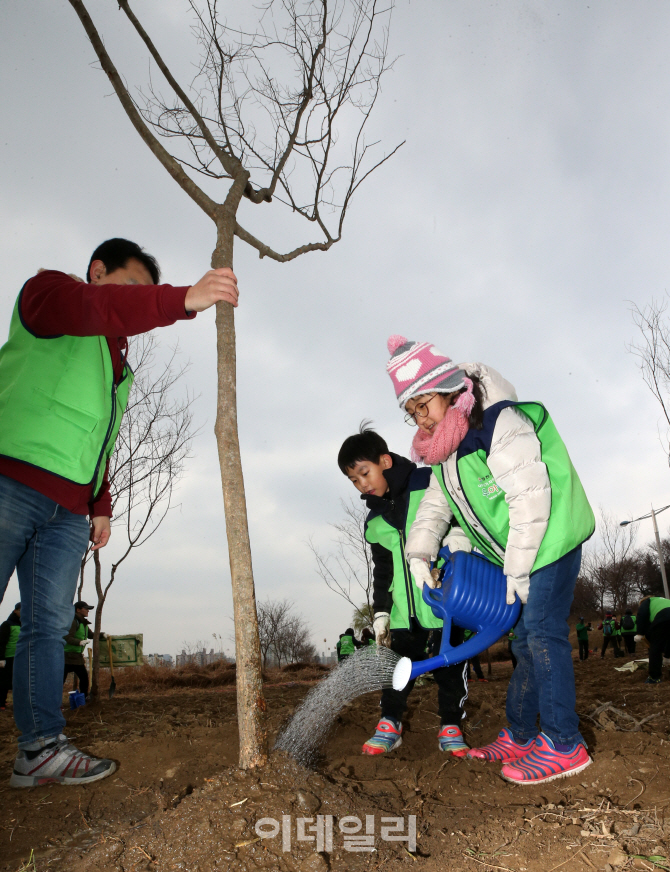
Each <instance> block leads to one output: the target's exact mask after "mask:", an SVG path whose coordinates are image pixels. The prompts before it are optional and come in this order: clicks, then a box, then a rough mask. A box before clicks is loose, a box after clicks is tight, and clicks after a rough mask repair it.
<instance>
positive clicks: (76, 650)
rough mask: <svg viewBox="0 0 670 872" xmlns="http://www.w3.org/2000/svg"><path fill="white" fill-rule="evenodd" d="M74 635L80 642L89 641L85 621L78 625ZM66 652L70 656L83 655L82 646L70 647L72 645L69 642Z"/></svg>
mask: <svg viewBox="0 0 670 872" xmlns="http://www.w3.org/2000/svg"><path fill="white" fill-rule="evenodd" d="M74 635H75V636H76V638H77V639H80V640H82V639H88V625H87V624H85V623H84V622H83V621H80V622H79V623H78V624H77V629H76V631H75V634H74ZM65 650H66V651H67V652H68V653H69V654H81V645H70V643H69V642H68V643H67V644H66V646H65Z"/></svg>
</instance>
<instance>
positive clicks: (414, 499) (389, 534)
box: [365, 469, 442, 630]
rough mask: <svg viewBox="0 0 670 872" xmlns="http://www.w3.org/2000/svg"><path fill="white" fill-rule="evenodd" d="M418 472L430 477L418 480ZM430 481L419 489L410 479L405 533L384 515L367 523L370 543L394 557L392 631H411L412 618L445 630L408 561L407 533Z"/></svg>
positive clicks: (422, 471) (424, 471)
mask: <svg viewBox="0 0 670 872" xmlns="http://www.w3.org/2000/svg"><path fill="white" fill-rule="evenodd" d="M417 472H420V473H425V474H426V475H427V473H428V470H425V469H420V470H415V472H414V473H412V476H413V477H415V475H416V473H417ZM423 477H424V476H423V475H422V476H421V477H419V478H418V480H419V481H421V480H422V479H423ZM416 480H417V479H416V478H415V481H416ZM428 480H429V476H428V477H427V478H426V484H425V485H424V486H423V487H420V488H417V489H415V490H414V489H412V488H411V480H410V490H409V502H408V507H407V518H406V520H405V529H404V530H398V529H396V528H395V527H393V526H392V525H391V524H389V523H388V522H387V521H385V520H384V518H383V517H382V516H381V515H375V517H374V518H371V519H370V520H369V521H368V522H367V524H366V527H365V538H366V539H367V541H368V542H370V544H375V543H378V544H379V545H381V546H382V547H384V548H386V549H387V550H388V551H390V552H391V554H392V555H393V581H392V582H391V587H390V591H391V595H392V596H393V606H392V607H391V616H390V624H391V629H392V630H397V629H403V630H409V628H410V626H411V623H410V619H411V618H416V620H417V621H418V622H419V624H420V625H421V626H422V627H424V628H425V629H427V630H437V629H442V619H441V618H436V617H435V615H434V614H433V610H432V609H431V607H430V606H428V605H426V603H425V602H424V601H423V597H422V596H421V591H420V590H419V588H418V587H417V586H416V582H415V581H414V576H413V575H412V573H411V572H410V571H409V566H408V564H407V561H406V560H405V542H406V540H407V533H409V529H410V527H411V526H412V524H413V523H414V519H415V518H416V510H417V509H418V508H419V503H420V502H421V497H422V496H423V495H424V493H425V492H426V486H427V482H428Z"/></svg>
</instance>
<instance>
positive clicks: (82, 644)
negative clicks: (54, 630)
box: [79, 639, 88, 648]
mask: <svg viewBox="0 0 670 872" xmlns="http://www.w3.org/2000/svg"><path fill="white" fill-rule="evenodd" d="M79 644H80V645H81V647H82V648H85V647H86V646H87V645H88V639H82V640H81V642H80V643H79Z"/></svg>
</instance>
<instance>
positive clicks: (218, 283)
mask: <svg viewBox="0 0 670 872" xmlns="http://www.w3.org/2000/svg"><path fill="white" fill-rule="evenodd" d="M159 277H160V274H159V268H158V264H157V263H156V261H155V259H154V258H153V257H151V256H150V255H149V254H147V253H146V252H145V251H144V250H143V249H142V248H140V247H139V246H138V245H137V244H135V243H134V242H130V241H129V240H127V239H109V240H107V241H106V242H103V243H102V245H100V246H99V247H98V248H97V249H96V250H95V251H94V252H93V255H92V257H91V261H90V263H89V267H88V271H87V276H86V278H87V281H86V282H80V281H77V280H76V279H73V278H71V277H70V276H67V275H65V273H61V272H56V271H54V270H46V271H43V272H40V273H38V274H37V275H36V276H34V277H33V278H31V279H29V280H28V281H27V282H26V283H25V285H24V286H23V288H22V289H21V292H20V294H19V296H18V299H17V301H16V305H15V307H14V313H13V315H12V320H11V324H10V330H9V339H8V341H7V342H6V344H5V345H4V346H3V347H2V348H1V349H0V600H1V597H2V596H4V592H5V590H6V588H7V584H8V582H9V579H10V577H11V575H12V573H13V572H14V570H15V569H16V571H17V575H18V580H19V588H20V591H21V602H22V605H23V609H22V612H23V613H22V630H21V635H20V637H19V641H18V643H17V648H16V655H15V659H14V691H13V706H14V719H15V721H16V724H17V726H18V728H19V730H20V731H21V736H20V738H19V753H18V755H17V757H16V761H15V763H14V772H13V774H12V777H11V780H10V784H11V785H12V786H14V787H32V786H34V785H37V784H44V783H48V782H59V783H65V784H84V783H87V782H90V781H97V780H98V779H100V778H105V777H106V776H107V775H111V773H112V772H114V770H115V768H116V764H115V763H114V762H113V761H112V760H100V759H97V758H95V757H91V756H89V755H87V754H84V753H82V752H81V751H78V750H77V749H76V748H75V747H73V746H72V745H71V744H70V743H69V742H68V740H67V738H66V737H65V736H64V735H63V734H62V732H61V731H62V729H63V727H64V726H65V719H64V718H63V716H62V713H61V700H62V678H63V659H64V655H63V645H64V641H63V639H64V636H65V634H66V633H67V631H68V628H69V626H70V623H71V619H72V601H73V599H74V594H75V590H76V583H77V576H78V571H79V565H80V561H81V558H82V556H83V554H84V551H85V550H86V547H87V544H88V541H89V539H90V540H92V541H93V543H94V544H93V548H94V549H98V548H103V547H104V546H105V545H106V544H107V542H108V541H109V537H110V515H111V499H110V494H109V482H108V480H107V467H108V463H109V458H110V456H111V454H112V452H113V449H114V442H115V440H116V436H117V433H118V429H119V425H120V423H121V418H122V416H123V412H124V411H125V408H126V404H127V402H128V394H129V391H130V387H131V385H132V380H133V373H132V370H131V369H130V367H129V366H128V364H127V362H126V356H127V348H128V342H127V338H126V337H127V336H135V335H137V334H139V333H145V332H147V331H149V330H153V329H154V328H156V327H166V326H168V325H170V324H174V323H175V322H176V321H180V320H190V319H192V318H195V315H196V313H197V312H202V311H204V310H205V309H208V308H209V307H210V306H213V305H214V304H215V303H217V302H219V301H223V302H226V303H230V304H231V305H233V306H237V300H238V291H237V280H236V278H235V275H234V273H233V272H232V270H230V269H217V270H209V271H208V272H207V273H205V275H204V276H203V277H202V278H201V279H200V281H198V282H196V283H195V284H194V285H191V286H187V287H172V286H171V285H160V284H158V282H159ZM88 519H90V520H88Z"/></svg>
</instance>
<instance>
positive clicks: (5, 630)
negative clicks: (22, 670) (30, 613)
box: [0, 612, 21, 660]
mask: <svg viewBox="0 0 670 872" xmlns="http://www.w3.org/2000/svg"><path fill="white" fill-rule="evenodd" d="M20 632H21V618H20V617H19V616H18V615H17V614H16V612H12V613H11V615H10V616H9V617H8V618H7V620H6V621H3V623H2V624H0V660H9V659H10V658H11V657H13V656H14V654H15V653H16V643H17V642H18V640H19V633H20Z"/></svg>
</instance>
